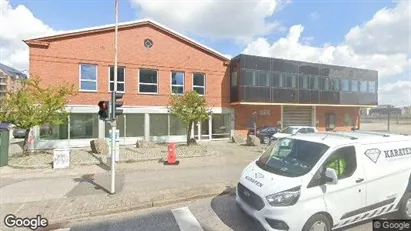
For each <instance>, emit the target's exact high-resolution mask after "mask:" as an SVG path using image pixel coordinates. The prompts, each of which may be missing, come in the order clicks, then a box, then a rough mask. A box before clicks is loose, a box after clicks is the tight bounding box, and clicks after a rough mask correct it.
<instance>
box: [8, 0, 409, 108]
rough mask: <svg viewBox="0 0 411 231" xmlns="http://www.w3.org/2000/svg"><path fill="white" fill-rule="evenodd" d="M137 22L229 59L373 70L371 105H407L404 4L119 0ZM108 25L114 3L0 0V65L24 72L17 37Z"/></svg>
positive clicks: (125, 17)
mask: <svg viewBox="0 0 411 231" xmlns="http://www.w3.org/2000/svg"><path fill="white" fill-rule="evenodd" d="M141 18H151V19H153V20H155V21H158V22H160V23H162V24H164V25H166V26H167V27H169V28H171V29H174V30H176V31H178V32H180V33H182V34H184V35H186V36H188V37H190V38H192V39H194V40H196V41H198V42H200V43H202V44H204V45H206V46H208V47H211V48H213V49H215V50H217V51H219V52H221V53H223V54H226V55H227V56H229V57H233V56H236V55H238V54H240V53H243V54H252V55H260V56H267V57H277V58H287V59H295V60H301V61H310V62H321V63H327V64H336V65H343V66H351V67H358V68H367V69H372V70H377V71H378V73H379V103H380V104H392V105H396V106H404V105H411V1H410V0H390V1H388V0H356V1H353V0H184V1H183V0H169V1H167V0H161V1H160V0H119V22H126V21H131V20H136V19H141ZM114 21H115V17H114V0H0V62H1V63H3V64H6V65H10V66H12V67H14V68H17V69H20V70H28V47H27V45H26V44H24V43H23V42H22V40H23V39H27V38H33V37H37V36H44V35H47V34H51V33H55V32H64V31H67V30H74V29H81V28H86V27H92V26H100V25H105V24H112V23H114Z"/></svg>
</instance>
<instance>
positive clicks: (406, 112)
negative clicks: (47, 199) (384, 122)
mask: <svg viewBox="0 0 411 231" xmlns="http://www.w3.org/2000/svg"><path fill="white" fill-rule="evenodd" d="M402 114H403V115H411V106H410V107H403V108H402Z"/></svg>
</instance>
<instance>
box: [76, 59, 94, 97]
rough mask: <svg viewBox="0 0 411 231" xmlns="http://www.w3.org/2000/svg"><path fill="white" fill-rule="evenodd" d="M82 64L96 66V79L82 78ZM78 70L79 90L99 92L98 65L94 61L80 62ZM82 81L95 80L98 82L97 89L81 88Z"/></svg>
mask: <svg viewBox="0 0 411 231" xmlns="http://www.w3.org/2000/svg"><path fill="white" fill-rule="evenodd" d="M82 65H88V66H94V67H95V68H96V79H95V80H91V79H84V80H83V79H82V77H83V76H82V74H81V66H82ZM78 71H79V91H80V92H97V91H98V65H97V64H93V63H79V66H78ZM82 82H94V83H96V89H95V90H87V89H81V83H82Z"/></svg>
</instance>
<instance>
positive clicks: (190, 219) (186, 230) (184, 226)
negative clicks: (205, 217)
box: [171, 207, 204, 231]
mask: <svg viewBox="0 0 411 231" xmlns="http://www.w3.org/2000/svg"><path fill="white" fill-rule="evenodd" d="M171 212H172V213H173V215H174V218H175V219H176V221H177V224H178V226H179V227H180V230H181V231H204V229H203V228H202V227H201V225H200V223H198V221H197V219H196V218H195V217H194V215H193V214H192V213H191V211H190V209H188V207H183V208H178V209H172V210H171Z"/></svg>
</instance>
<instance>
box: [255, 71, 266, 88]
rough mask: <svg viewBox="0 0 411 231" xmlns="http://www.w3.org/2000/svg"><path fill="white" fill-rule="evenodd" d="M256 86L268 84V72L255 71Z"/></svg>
mask: <svg viewBox="0 0 411 231" xmlns="http://www.w3.org/2000/svg"><path fill="white" fill-rule="evenodd" d="M257 74H258V75H257V86H263V87H264V86H268V73H267V72H257Z"/></svg>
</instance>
